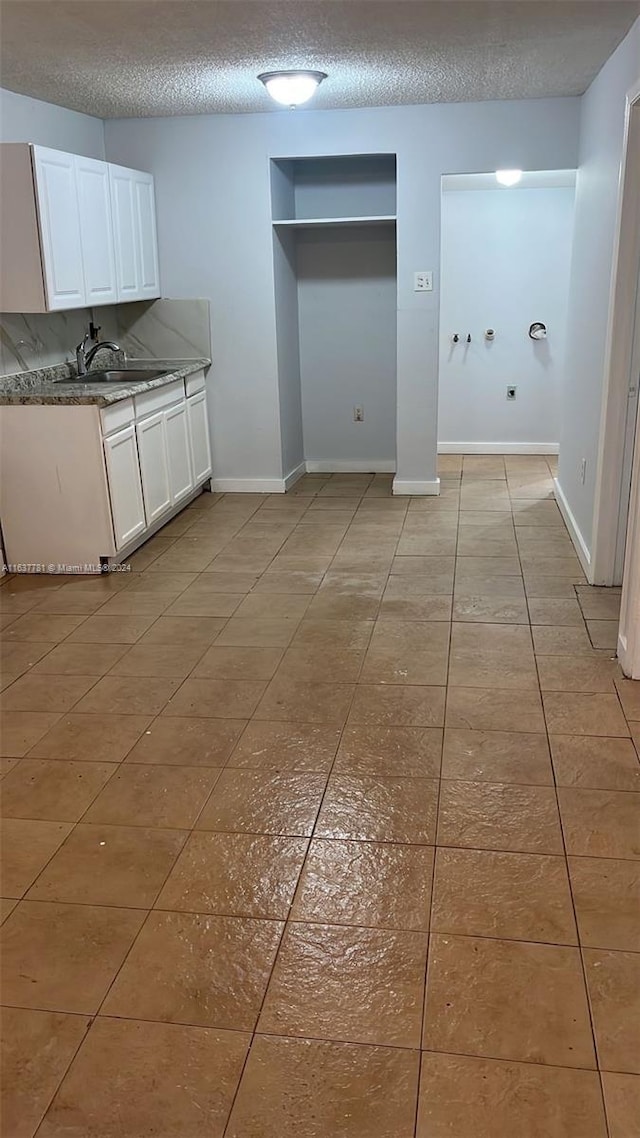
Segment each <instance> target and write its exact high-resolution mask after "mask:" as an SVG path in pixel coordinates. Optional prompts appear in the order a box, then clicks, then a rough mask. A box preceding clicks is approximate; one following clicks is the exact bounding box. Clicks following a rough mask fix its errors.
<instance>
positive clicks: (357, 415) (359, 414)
mask: <svg viewBox="0 0 640 1138" xmlns="http://www.w3.org/2000/svg"><path fill="white" fill-rule="evenodd" d="M363 420H364V407H354V408H353V421H354V423H362V422H363Z"/></svg>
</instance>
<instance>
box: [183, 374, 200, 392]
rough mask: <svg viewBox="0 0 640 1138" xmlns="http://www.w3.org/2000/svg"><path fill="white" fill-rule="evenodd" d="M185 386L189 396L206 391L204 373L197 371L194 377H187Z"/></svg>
mask: <svg viewBox="0 0 640 1138" xmlns="http://www.w3.org/2000/svg"><path fill="white" fill-rule="evenodd" d="M184 386H185V390H186V392H187V395H188V396H189V395H196V394H197V392H198V391H204V371H196V372H195V373H194V374H193V375H188V376H186V378H185V381H184Z"/></svg>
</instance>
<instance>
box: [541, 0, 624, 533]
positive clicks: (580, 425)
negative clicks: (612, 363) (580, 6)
mask: <svg viewBox="0 0 640 1138" xmlns="http://www.w3.org/2000/svg"><path fill="white" fill-rule="evenodd" d="M639 78H640V20H638V21H636V23H635V24H634V26H633V28H632V29H631V31H630V32H629V34H628V35H627V37H626V39H624V40H623V42H622V43H621V44H620V46H619V47H618V49H617V50H616V51H615V52H614V54H613V55H612V56H611V58H610V59H609V60H608V61H607V63H606V64H605V65H604V67H603V68H602V71H601V72H600V74H599V75H598V76H597V77H596V79H595V80H594V81H593V83H592V84H591V86H590V87H589V90H588V91H587V93H586V94H585V95H584V96H583V98H582V101H581V115H580V159H579V169H578V178H577V184H576V208H575V231H574V246H573V259H572V266H571V279H570V292H569V312H568V324H567V353H566V380H565V384H564V413H563V429H562V435H561V440H560V463H559V475H558V482H559V486H560V489H561V492H562V495H563V496H564V499H565V501H566V504H567V506H568V509H569V510H570V511H571V514H572V516H573V518H574V520H575V526H576V529H577V530H578V532H579V535H580V537H581V539H582V542H583V544H584V547H585V548H586V549H587V550H588V551H589V554H590V551H591V544H592V537H593V511H594V498H595V477H596V465H597V454H598V439H599V434H600V421H601V410H602V408H601V402H602V391H603V384H604V366H605V364H604V361H605V346H606V331H607V320H608V313H609V298H610V289H611V271H612V260H613V249H614V241H615V230H616V210H617V202H618V184H619V177H620V163H621V158H622V144H623V132H624V113H625V98H626V95H627V91H628V90H629V89H630V87H631V86H632V85H633V84H634V83H636V82H637V81H638V79H639ZM583 459H585V460H586V478H585V482H584V485H583V484H582V482H581V479H580V466H581V463H582V460H583Z"/></svg>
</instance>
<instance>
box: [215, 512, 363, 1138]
mask: <svg viewBox="0 0 640 1138" xmlns="http://www.w3.org/2000/svg"><path fill="white" fill-rule="evenodd" d="M348 528H349V527H348ZM348 528H347V532H348ZM340 544H342V543H340ZM339 548H340V546H338V549H339ZM334 556H335V555H334ZM333 560H334V558H332V559H331V561H330V562H329V566H328V569H329V568H330V566H331V564H332V563H333ZM328 569H327V570H325V573H323V575H322V580H324V579H325V575H326V572H327V571H328ZM362 662H364V654H363V657H362ZM356 691H357V687H356V685H355V684H354V685H353V690H352V695H351V700H350V701H349V707H348V709H347V711H346V714H345V718H344V722H343V724H342V726H341V729H340V735H339V738H338V741H337V745H336V750H335V752H334V756H333V759H332V761H331V764H330V767H329V770H328V771H327V780H326V783H325V787H324V790H323V793H322V796H321V798H320V801H319V803H318V809H317V811H316V814H315V819H314V824H313V827H312V831H311V834H310V836H309V838H308V841H307V848H306V850H305V854H304V857H303V859H302V862H301V864H300V868H299V870H298V874H297V877H296V883H295V888H294V890H293V894H292V896H291V901H290V904H289V908H288V912H287V915H286V918H285V922H284V925H283V928H282V932H281V936H280V939H279V941H278V945H277V948H276V951H275V953H274V956H273V960H272V963H271V968H270V970H269V975H268V977H267V981H266V984H265V986H264V991H263V995H262V1000H261V1001H260V1007H259V1009H258V1011H257V1015H256V1018H255V1023H254V1027H253V1031H252V1033H251V1040H250V1042H249V1047H248V1049H247V1052H246V1055H245V1060H244V1063H243V1067H242V1071H241V1072H240V1077H239V1079H238V1082H237V1085H236V1089H235V1093H234V1096H233V1099H232V1101H231V1104H230V1107H229V1113H228V1115H227V1120H226V1123H225V1126H224V1133H225V1134H226V1133H227V1130H228V1126H229V1122H230V1119H231V1116H232V1113H233V1109H234V1106H235V1102H236V1098H237V1096H238V1093H239V1090H240V1086H241V1084H242V1079H243V1076H244V1072H245V1069H246V1066H247V1063H248V1061H249V1056H250V1055H251V1052H252V1049H253V1044H254V1040H255V1037H256V1029H257V1026H258V1024H259V1022H260V1017H261V1015H262V1011H263V1008H264V1004H265V1000H266V998H267V993H268V991H269V988H270V985H271V981H272V978H273V975H274V971H275V968H276V964H277V961H278V959H279V957H280V952H281V949H282V944H283V941H284V938H285V935H286V931H287V928H288V927H289V924H290V923H291V912H292V909H293V905H294V902H295V899H296V897H297V896H298V893H299V890H300V883H301V881H302V878H303V875H304V871H305V867H306V864H307V860H308V857H309V851H310V849H311V842H312V840H313V834H314V832H315V828H316V826H317V821H318V818H319V816H320V812H321V810H322V805H323V803H324V800H325V797H326V794H327V788H328V786H329V779H330V777H331V774H332V772H333V768H334V766H335V762H336V756H337V754H338V750H339V748H340V745H341V743H342V739H343V736H344V732H345V729H346V724H347V720H348V718H349V715H350V712H351V709H352V707H353V702H354V700H355V694H356ZM254 715H255V713H254ZM251 719H252V721H253V719H254V716H253V715H252V717H251ZM230 757H231V756H230Z"/></svg>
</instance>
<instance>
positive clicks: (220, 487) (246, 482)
mask: <svg viewBox="0 0 640 1138" xmlns="http://www.w3.org/2000/svg"><path fill="white" fill-rule="evenodd" d="M211 489H212V490H214V491H215V492H216V493H217V494H284V491H285V485H284V478H212V479H211Z"/></svg>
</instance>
